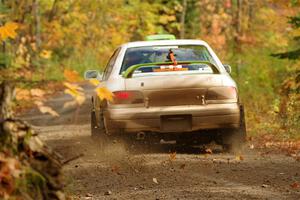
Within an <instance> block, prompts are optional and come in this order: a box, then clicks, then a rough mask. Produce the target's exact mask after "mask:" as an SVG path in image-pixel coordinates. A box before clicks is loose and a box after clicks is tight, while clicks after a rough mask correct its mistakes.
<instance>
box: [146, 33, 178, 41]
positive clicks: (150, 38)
mask: <svg viewBox="0 0 300 200" xmlns="http://www.w3.org/2000/svg"><path fill="white" fill-rule="evenodd" d="M175 39H176V37H175V35H171V34H158V35H148V36H147V37H146V40H147V41H154V40H175Z"/></svg>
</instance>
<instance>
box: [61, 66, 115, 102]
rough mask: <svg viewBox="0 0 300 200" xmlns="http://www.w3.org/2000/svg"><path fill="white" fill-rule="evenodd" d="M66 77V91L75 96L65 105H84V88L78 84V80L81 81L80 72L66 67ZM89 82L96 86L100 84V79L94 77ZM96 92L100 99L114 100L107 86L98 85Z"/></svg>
mask: <svg viewBox="0 0 300 200" xmlns="http://www.w3.org/2000/svg"><path fill="white" fill-rule="evenodd" d="M64 77H65V79H66V82H64V86H65V87H66V89H65V93H66V94H69V95H71V96H72V97H73V98H74V100H73V102H67V103H66V104H65V106H67V105H73V104H75V103H76V104H78V105H82V104H83V103H84V101H85V99H86V97H85V94H84V90H83V88H82V87H80V86H79V85H78V82H80V81H81V78H80V76H79V74H78V73H77V72H76V71H72V70H68V69H65V70H64ZM89 82H90V84H92V85H93V86H95V87H97V86H98V85H99V84H100V81H98V80H97V79H92V80H90V81H89ZM95 92H96V94H97V96H98V97H99V98H100V100H107V101H113V94H112V92H110V91H109V90H108V89H107V88H106V87H97V88H96V89H95Z"/></svg>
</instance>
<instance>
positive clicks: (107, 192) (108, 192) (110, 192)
mask: <svg viewBox="0 0 300 200" xmlns="http://www.w3.org/2000/svg"><path fill="white" fill-rule="evenodd" d="M111 194H112V191H110V190H107V191H106V192H105V193H104V195H111Z"/></svg>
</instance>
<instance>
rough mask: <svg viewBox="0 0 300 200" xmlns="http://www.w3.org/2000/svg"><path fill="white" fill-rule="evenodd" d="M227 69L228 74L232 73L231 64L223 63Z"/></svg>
mask: <svg viewBox="0 0 300 200" xmlns="http://www.w3.org/2000/svg"><path fill="white" fill-rule="evenodd" d="M223 66H224V68H225V70H226V71H227V73H228V74H231V72H232V71H231V66H230V65H223Z"/></svg>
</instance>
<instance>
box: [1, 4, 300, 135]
mask: <svg viewBox="0 0 300 200" xmlns="http://www.w3.org/2000/svg"><path fill="white" fill-rule="evenodd" d="M2 2H4V3H0V11H1V13H3V14H4V16H3V18H0V22H1V23H2V24H3V23H5V22H7V20H8V19H10V20H12V21H15V22H18V23H20V24H21V25H22V27H21V29H20V32H19V36H18V38H17V40H15V41H14V42H12V41H9V42H6V44H5V48H1V47H0V67H1V66H7V69H6V71H5V70H3V68H2V71H1V69H0V74H1V75H2V74H4V75H5V78H7V77H9V78H13V79H18V80H22V79H25V80H30V81H31V80H33V81H41V80H55V81H60V80H62V79H64V77H63V71H64V69H65V68H68V69H73V70H76V71H78V72H79V73H80V74H82V73H83V72H84V71H85V70H86V69H94V68H99V69H103V68H104V67H105V65H106V62H107V60H108V58H109V57H110V56H111V53H112V51H113V50H114V49H115V48H116V47H117V46H119V45H121V44H123V43H125V42H129V41H136V40H143V39H144V38H145V36H147V35H151V34H157V33H159V34H163V33H169V34H174V35H176V37H177V38H179V36H180V35H181V31H182V30H184V35H185V37H186V38H193V39H203V40H205V41H207V42H208V43H209V44H210V45H211V46H212V47H213V48H214V49H215V50H216V51H217V53H218V55H219V56H220V57H221V58H222V60H225V62H224V63H226V62H227V63H229V64H231V65H232V66H233V70H234V72H233V76H234V78H235V79H236V80H237V82H238V83H239V87H240V88H239V89H240V92H241V96H242V99H243V100H244V102H245V104H246V110H247V113H246V114H247V118H248V121H249V122H248V127H249V130H250V131H251V132H252V133H253V134H254V133H260V132H262V130H269V131H274V130H278V129H288V130H291V132H295V131H294V130H296V129H295V127H296V125H295V124H296V123H298V120H299V114H297V113H299V112H297V111H296V110H297V109H299V108H298V106H299V104H297V102H298V96H297V93H299V89H298V88H299V76H300V75H299V66H300V65H299V61H298V60H299V57H300V50H299V44H300V43H299V42H300V39H299V38H300V35H299V26H300V16H299V14H298V15H295V13H299V9H300V7H299V1H298V0H290V1H286V0H263V1H250V0H243V1H237V0H234V1H233V0H215V1H209V0H202V1H197V0H187V1H186V2H187V5H186V6H185V5H184V1H183V0H174V1H168V0H145V1H141V0H102V1H95V0H77V1H62V0H39V1H33V0H19V1H16V0H12V1H8V0H6V1H2ZM184 10H185V12H184ZM183 13H185V18H184V19H183V18H182V15H183ZM293 15H295V16H294V17H288V16H293ZM182 20H183V21H182ZM2 47H3V46H2ZM278 52H283V53H278ZM270 55H273V56H270ZM274 56H275V57H274ZM278 58H288V59H278ZM247 108H251V109H247ZM292 127H294V128H292ZM291 134H292V133H291Z"/></svg>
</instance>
